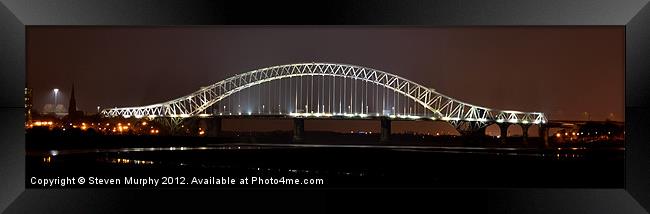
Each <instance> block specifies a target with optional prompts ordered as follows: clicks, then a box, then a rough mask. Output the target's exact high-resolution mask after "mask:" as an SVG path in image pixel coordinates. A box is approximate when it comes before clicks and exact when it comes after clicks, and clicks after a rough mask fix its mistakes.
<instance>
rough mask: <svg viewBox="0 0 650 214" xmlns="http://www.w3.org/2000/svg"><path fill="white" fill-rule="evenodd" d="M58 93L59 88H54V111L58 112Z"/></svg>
mask: <svg viewBox="0 0 650 214" xmlns="http://www.w3.org/2000/svg"><path fill="white" fill-rule="evenodd" d="M58 94H59V89H58V88H55V89H54V112H56V104H57V102H56V97H57V95H58Z"/></svg>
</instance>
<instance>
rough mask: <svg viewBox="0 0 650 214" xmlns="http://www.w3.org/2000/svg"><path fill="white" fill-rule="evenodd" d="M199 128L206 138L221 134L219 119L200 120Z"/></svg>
mask: <svg viewBox="0 0 650 214" xmlns="http://www.w3.org/2000/svg"><path fill="white" fill-rule="evenodd" d="M199 127H203V128H204V130H205V134H206V136H208V137H217V136H219V134H220V133H221V118H218V117H214V118H201V119H199Z"/></svg>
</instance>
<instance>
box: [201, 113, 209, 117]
mask: <svg viewBox="0 0 650 214" xmlns="http://www.w3.org/2000/svg"><path fill="white" fill-rule="evenodd" d="M207 116H210V114H199V117H207Z"/></svg>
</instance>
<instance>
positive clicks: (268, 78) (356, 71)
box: [101, 63, 547, 131]
mask: <svg viewBox="0 0 650 214" xmlns="http://www.w3.org/2000/svg"><path fill="white" fill-rule="evenodd" d="M314 78H315V79H316V83H314ZM310 79H311V82H309V80H310ZM274 83H275V85H274ZM303 83H304V84H303ZM337 83H338V86H337ZM348 84H349V88H348ZM278 85H279V89H278ZM298 85H300V87H298ZM353 85H354V86H353ZM359 85H361V86H359ZM364 85H365V88H364ZM368 85H370V88H369V87H368ZM273 86H275V87H273ZM264 87H267V88H266V89H265V88H264ZM283 87H284V88H283ZM294 87H295V88H294ZM314 87H315V89H314ZM341 87H343V88H341ZM353 87H354V89H353ZM245 89H252V91H253V92H250V91H251V90H249V92H248V96H249V97H248V98H245V99H246V100H245V101H243V102H242V101H241V99H242V96H245V95H242V94H243V92H242V91H246V90H245ZM255 89H257V94H255V93H256V92H255V91H254V90H255ZM364 89H365V92H364ZM274 90H277V91H278V93H275V92H273V91H274ZM310 90H311V91H310ZM359 91H360V92H359ZM267 92H268V93H267ZM271 92H273V93H271ZM380 92H381V95H379V93H380ZM263 93H264V94H263ZM373 93H374V96H373ZM251 94H252V95H251ZM368 94H370V98H368ZM294 95H295V96H294ZM235 96H237V97H238V98H239V99H238V100H237V101H233V97H235ZM391 96H392V97H391ZM251 97H252V98H251ZM271 97H273V98H271ZM276 97H277V102H275V101H274V100H272V99H276ZM251 99H253V100H254V99H257V101H255V100H254V101H252V102H251V101H250V100H251ZM265 99H268V101H266V100H265ZM314 99H317V100H318V101H317V102H318V104H316V101H314ZM310 101H311V103H310ZM400 101H401V102H402V103H400ZM226 102H227V103H229V104H228V105H223V108H221V106H222V105H221V104H219V103H226ZM234 104H236V105H237V109H236V110H233V109H235V107H234ZM243 104H244V105H246V106H247V107H244V108H242V107H241V106H242V105H243ZM276 104H277V106H276ZM337 104H338V105H337ZM359 104H360V105H359ZM380 105H381V106H380ZM276 107H277V108H276ZM255 109H257V111H255ZM407 109H408V110H407ZM413 109H415V111H413ZM233 113H234V114H235V115H244V116H246V115H250V116H260V115H279V116H289V117H306V118H308V117H323V118H327V117H340V118H349V119H355V118H357V119H358V118H368V117H384V118H391V119H400V120H434V121H437V120H439V121H447V122H449V123H450V124H452V125H453V126H454V127H456V129H458V130H459V131H473V130H478V129H481V128H485V127H486V126H488V125H490V124H493V123H507V124H521V125H530V124H544V123H546V122H547V119H546V117H545V115H544V113H542V112H522V111H512V110H497V109H491V108H487V107H483V106H478V105H473V104H469V103H466V102H463V101H460V100H457V99H454V98H452V97H449V96H446V95H444V94H442V93H439V92H437V91H435V89H433V88H428V87H425V86H422V85H420V84H418V83H416V82H414V81H410V80H408V79H405V78H403V77H400V76H398V75H395V74H391V73H388V72H384V71H380V70H377V69H373V68H368V67H363V66H357V65H348V64H339V63H299V64H287V65H278V66H272V67H267V68H262V69H257V70H253V71H249V72H246V73H242V74H239V75H235V76H232V77H230V78H227V79H225V80H221V81H219V82H217V83H214V84H212V85H209V86H205V87H201V88H200V89H199V90H197V91H195V92H193V93H191V94H188V95H186V96H183V97H179V98H176V99H173V100H170V101H167V102H162V103H157V104H151V105H146V106H137V107H122V108H109V109H103V110H102V111H101V114H102V116H105V117H119V116H121V117H125V118H129V117H135V118H142V117H148V118H156V117H165V118H180V119H182V118H188V117H213V116H219V115H232V114H233Z"/></svg>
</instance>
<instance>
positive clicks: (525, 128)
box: [519, 123, 530, 145]
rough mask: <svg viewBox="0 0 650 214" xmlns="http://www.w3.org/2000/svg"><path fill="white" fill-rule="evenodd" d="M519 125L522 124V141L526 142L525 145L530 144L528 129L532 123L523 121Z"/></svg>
mask: <svg viewBox="0 0 650 214" xmlns="http://www.w3.org/2000/svg"><path fill="white" fill-rule="evenodd" d="M519 126H521V136H522V137H523V138H522V142H523V143H524V145H528V129H529V128H530V124H523V123H522V124H519Z"/></svg>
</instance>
